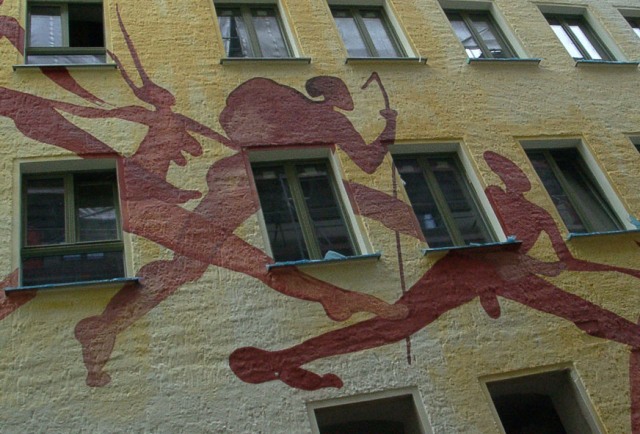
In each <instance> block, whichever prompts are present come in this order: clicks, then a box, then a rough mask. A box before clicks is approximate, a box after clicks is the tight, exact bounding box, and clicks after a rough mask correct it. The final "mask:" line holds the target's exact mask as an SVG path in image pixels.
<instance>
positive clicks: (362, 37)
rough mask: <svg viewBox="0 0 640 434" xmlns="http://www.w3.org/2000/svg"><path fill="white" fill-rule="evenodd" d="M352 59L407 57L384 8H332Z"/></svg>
mask: <svg viewBox="0 0 640 434" xmlns="http://www.w3.org/2000/svg"><path fill="white" fill-rule="evenodd" d="M331 13H332V14H333V18H334V20H335V22H336V25H337V26H338V30H339V31H340V36H341V37H342V42H343V43H344V45H345V47H346V49H347V53H348V55H349V57H353V58H368V57H374V58H375V57H378V58H398V57H406V53H405V51H404V49H403V48H402V44H401V43H400V40H399V39H398V36H397V35H396V32H395V30H394V28H393V27H392V25H391V23H390V21H389V18H388V17H387V14H386V12H385V10H384V8H383V7H379V6H337V5H336V6H331Z"/></svg>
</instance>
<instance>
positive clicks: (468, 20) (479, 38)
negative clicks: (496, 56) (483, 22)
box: [460, 12, 493, 58]
mask: <svg viewBox="0 0 640 434" xmlns="http://www.w3.org/2000/svg"><path fill="white" fill-rule="evenodd" d="M460 16H461V17H462V20H463V21H464V23H465V25H466V26H467V28H468V29H469V32H470V33H471V35H472V36H473V39H474V40H475V42H476V44H478V47H480V50H481V51H482V53H483V54H484V55H485V56H486V57H487V58H492V57H493V55H492V54H491V50H489V47H487V44H485V43H484V40H483V39H482V35H480V33H478V31H477V30H476V29H475V26H474V25H473V21H472V20H471V17H470V16H469V14H468V13H467V12H460Z"/></svg>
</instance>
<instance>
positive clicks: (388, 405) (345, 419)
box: [309, 391, 430, 434]
mask: <svg viewBox="0 0 640 434" xmlns="http://www.w3.org/2000/svg"><path fill="white" fill-rule="evenodd" d="M420 401H421V400H420V398H419V395H418V393H417V392H415V391H393V392H391V393H377V394H373V395H367V396H360V397H355V398H344V399H335V400H331V401H328V402H319V403H311V404H309V412H310V416H311V425H312V431H313V432H314V433H316V434H344V433H349V434H371V433H376V434H427V433H430V431H429V430H428V427H427V425H426V424H425V423H424V421H425V420H426V417H425V415H424V408H421V407H419V406H418V405H417V403H419V402H420Z"/></svg>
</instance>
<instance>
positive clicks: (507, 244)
mask: <svg viewBox="0 0 640 434" xmlns="http://www.w3.org/2000/svg"><path fill="white" fill-rule="evenodd" d="M521 244H522V241H520V240H517V239H516V237H515V236H509V237H507V240H506V241H498V242H496V243H484V244H477V243H472V244H469V245H466V246H448V247H434V248H432V249H429V248H427V249H422V253H423V254H424V256H428V255H430V254H432V253H447V252H450V251H454V250H477V251H482V252H487V251H492V250H503V249H517V248H518V247H520V245H521Z"/></svg>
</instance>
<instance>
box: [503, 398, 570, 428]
mask: <svg viewBox="0 0 640 434" xmlns="http://www.w3.org/2000/svg"><path fill="white" fill-rule="evenodd" d="M493 402H494V404H495V406H496V410H497V411H498V415H499V416H500V422H502V426H503V427H504V430H505V432H506V434H526V433H535V434H566V430H565V428H564V426H563V425H562V421H561V420H560V416H558V412H557V411H556V409H555V407H554V406H553V402H552V401H551V398H550V397H549V396H548V395H543V394H536V393H527V394H511V395H505V396H500V397H497V398H494V400H493Z"/></svg>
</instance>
